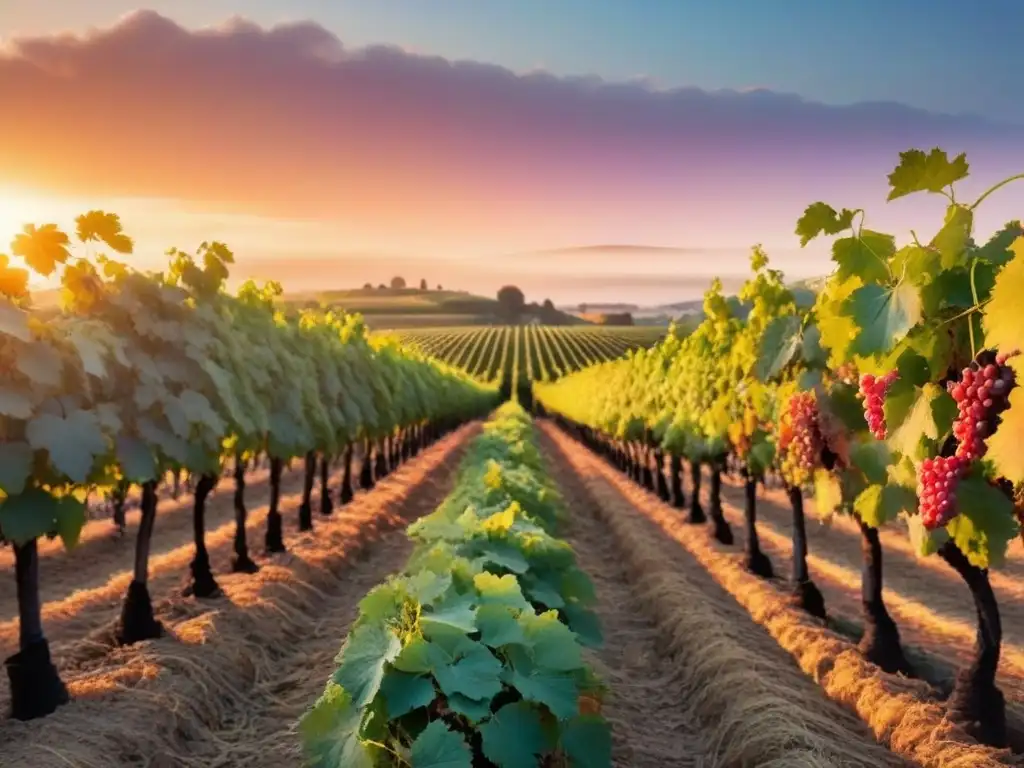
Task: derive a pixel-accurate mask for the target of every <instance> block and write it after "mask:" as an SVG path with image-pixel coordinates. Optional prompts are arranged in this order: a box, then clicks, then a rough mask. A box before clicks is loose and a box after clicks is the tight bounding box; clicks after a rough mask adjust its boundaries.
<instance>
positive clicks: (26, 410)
mask: <svg viewBox="0 0 1024 768" xmlns="http://www.w3.org/2000/svg"><path fill="white" fill-rule="evenodd" d="M0 416H8V417H10V418H12V419H28V418H31V416H32V399H31V398H30V397H28V395H26V394H25V393H24V392H21V391H19V390H16V389H10V388H8V387H4V386H0Z"/></svg>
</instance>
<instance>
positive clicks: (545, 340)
mask: <svg viewBox="0 0 1024 768" xmlns="http://www.w3.org/2000/svg"><path fill="white" fill-rule="evenodd" d="M396 333H397V335H398V338H399V340H400V341H401V342H402V343H403V344H405V345H408V346H410V347H413V348H416V349H418V350H420V351H422V352H424V353H426V354H427V355H430V356H431V357H433V358H435V359H437V360H441V361H443V362H445V363H448V364H450V365H453V366H456V367H458V368H461V369H463V370H464V371H466V372H468V373H469V374H470V375H472V376H474V377H475V378H478V379H481V380H483V381H491V382H501V383H502V385H503V389H504V391H506V392H511V391H512V390H513V389H517V390H525V389H528V384H529V383H530V382H533V381H554V380H555V379H557V378H559V377H561V376H564V375H566V374H568V373H571V372H573V371H578V370H581V369H582V368H585V367H587V366H589V365H593V364H595V363H599V362H602V361H605V360H613V359H615V358H618V357H621V356H622V355H623V354H625V353H626V352H628V351H630V350H634V349H641V348H644V347H649V346H651V345H652V344H655V343H657V342H658V341H659V340H660V339H661V338H663V337H664V335H665V329H664V328H660V327H654V326H651V327H647V326H634V327H623V328H605V327H600V326H546V325H522V326H467V327H463V328H425V329H416V330H403V331H398V332H396ZM513 382H518V385H517V386H515V387H513Z"/></svg>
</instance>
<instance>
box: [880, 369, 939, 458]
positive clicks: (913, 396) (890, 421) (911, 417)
mask: <svg viewBox="0 0 1024 768" xmlns="http://www.w3.org/2000/svg"><path fill="white" fill-rule="evenodd" d="M901 384H902V382H897V383H896V384H895V385H893V387H892V390H890V394H889V395H888V396H886V399H885V405H884V406H883V412H884V413H885V422H886V428H887V430H888V433H889V437H888V444H889V447H890V448H891V449H892V450H894V451H896V452H897V453H901V454H903V455H904V456H909V457H911V458H920V456H919V452H920V450H921V440H922V438H926V439H928V440H932V441H937V440H939V439H941V438H942V437H943V436H945V435H946V434H947V433H948V432H949V430H950V429H951V428H952V426H953V420H954V419H955V418H956V413H957V408H956V402H955V401H954V400H953V397H952V396H951V395H950V394H949V393H948V392H946V391H945V390H944V389H942V388H941V387H939V386H938V385H937V384H925V385H924V386H923V387H921V388H917V387H913V386H910V385H906V386H901Z"/></svg>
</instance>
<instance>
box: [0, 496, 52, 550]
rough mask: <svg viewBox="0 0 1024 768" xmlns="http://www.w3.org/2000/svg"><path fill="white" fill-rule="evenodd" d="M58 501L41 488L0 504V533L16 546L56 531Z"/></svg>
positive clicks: (8, 498) (12, 497) (9, 497)
mask: <svg viewBox="0 0 1024 768" xmlns="http://www.w3.org/2000/svg"><path fill="white" fill-rule="evenodd" d="M57 507H58V500H57V499H56V498H55V497H54V496H52V495H51V494H50V493H48V492H47V491H44V490H43V489H41V488H29V489H28V490H26V491H25V492H23V493H19V494H18V495H17V496H8V497H7V498H6V499H4V500H3V501H0V532H2V533H3V535H4V538H5V539H7V540H8V541H12V542H14V543H15V544H25V543H26V542H29V541H32V540H33V539H38V538H39V537H40V536H44V535H46V534H48V533H50V532H51V531H53V530H54V529H55V527H56V521H57Z"/></svg>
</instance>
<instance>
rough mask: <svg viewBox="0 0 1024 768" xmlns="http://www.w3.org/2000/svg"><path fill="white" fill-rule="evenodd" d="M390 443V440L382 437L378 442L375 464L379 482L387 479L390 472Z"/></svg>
mask: <svg viewBox="0 0 1024 768" xmlns="http://www.w3.org/2000/svg"><path fill="white" fill-rule="evenodd" d="M388 443H389V439H388V438H386V437H382V438H381V439H380V440H379V441H378V442H377V461H376V462H375V463H374V474H375V477H376V479H377V480H380V479H381V478H383V477H386V476H387V474H388V472H389V471H390V467H388Z"/></svg>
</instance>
